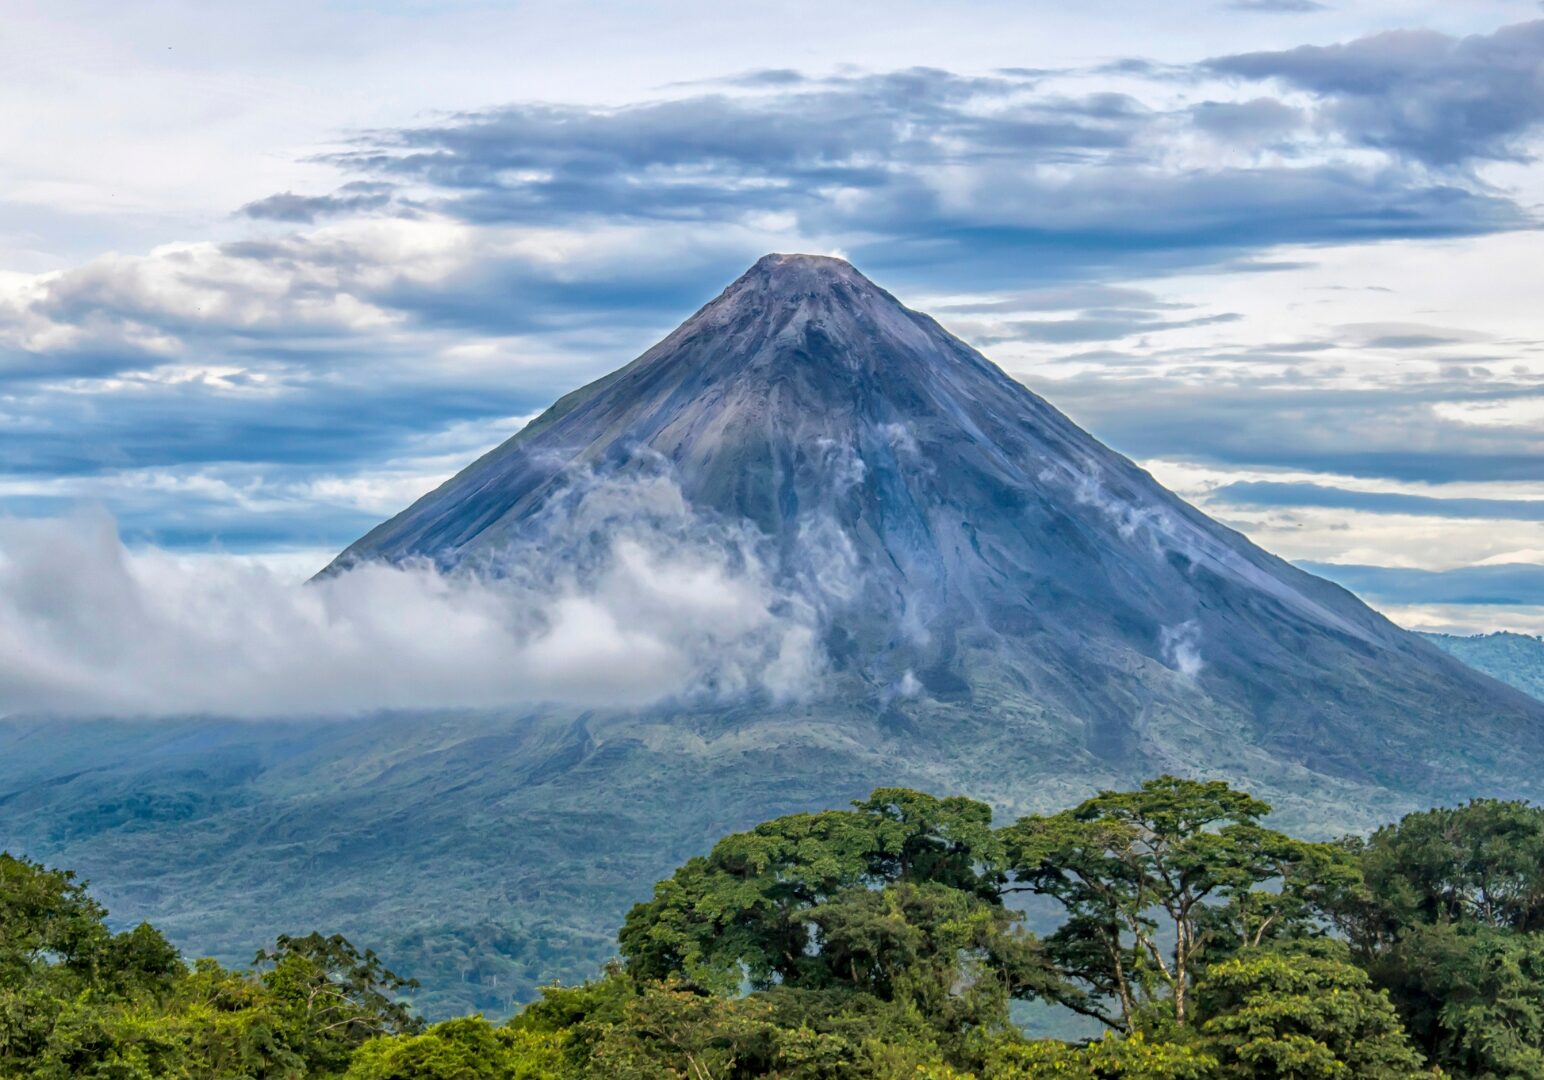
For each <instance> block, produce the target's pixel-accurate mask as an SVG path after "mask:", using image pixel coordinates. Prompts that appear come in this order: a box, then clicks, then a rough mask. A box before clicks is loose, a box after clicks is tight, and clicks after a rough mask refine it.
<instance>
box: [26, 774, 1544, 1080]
mask: <svg viewBox="0 0 1544 1080" xmlns="http://www.w3.org/2000/svg"><path fill="white" fill-rule="evenodd" d="M1267 810H1268V808H1267V807H1266V806H1265V804H1263V803H1261V802H1259V801H1258V800H1256V799H1254V798H1252V797H1251V796H1249V795H1247V794H1245V793H1243V792H1240V791H1235V790H1233V789H1232V788H1230V787H1228V786H1227V785H1226V784H1222V783H1217V782H1212V783H1200V782H1195V781H1188V780H1181V779H1176V778H1173V777H1161V778H1159V779H1157V780H1154V781H1151V782H1149V783H1147V784H1144V785H1143V786H1142V787H1141V788H1140V789H1139V790H1137V791H1130V792H1104V793H1101V794H1100V795H1098V796H1096V797H1095V798H1093V799H1089V800H1087V801H1086V802H1084V803H1082V804H1081V805H1079V806H1077V807H1075V808H1073V809H1071V810H1068V811H1064V812H1062V813H1060V814H1052V815H1046V816H1038V817H1028V818H1024V819H1022V820H1020V821H1018V822H1017V823H1015V824H1014V825H1012V826H1009V827H1007V828H1004V829H998V830H994V829H993V828H992V820H991V812H990V810H989V809H988V808H987V807H986V806H985V805H984V804H982V803H977V802H973V801H971V800H969V799H963V798H949V799H939V798H935V797H933V796H930V795H925V794H922V793H919V792H914V791H908V790H905V789H900V788H888V789H881V790H879V791H876V792H875V793H874V795H873V796H872V797H871V798H869V799H867V800H864V801H863V802H860V803H856V804H854V806H853V808H852V809H851V810H845V811H830V812H826V813H818V814H795V815H792V816H789V817H783V818H778V819H776V820H773V821H769V822H766V823H764V824H762V825H759V826H757V827H756V828H754V829H751V830H749V831H747V832H743V833H737V834H734V835H731V836H727V837H725V838H724V839H723V840H721V841H720V842H719V843H718V844H716V845H715V846H714V848H713V849H712V851H711V852H710V853H709V854H708V855H707V856H705V857H701V858H696V859H692V860H690V861H689V862H687V863H686V864H685V865H684V866H682V867H681V868H680V869H679V870H677V871H676V873H675V874H674V875H672V876H671V877H670V878H668V879H666V880H664V881H661V882H659V883H658V885H657V886H656V888H655V891H654V895H653V897H652V898H651V899H650V900H649V901H647V902H645V903H643V904H639V905H638V906H637V907H635V908H634V909H633V911H632V913H631V914H630V915H629V916H628V918H627V921H626V924H625V925H624V926H623V928H622V931H621V933H620V944H621V952H622V957H623V959H622V961H620V962H618V963H615V964H613V965H611V966H609V967H608V968H607V969H606V970H605V971H604V972H603V973H602V974H601V975H600V976H599V977H597V978H595V979H592V980H591V981H589V982H585V983H582V984H580V985H577V986H550V987H547V988H546V989H544V990H543V991H542V992H541V994H540V996H539V997H538V998H537V999H536V1000H535V1001H533V1002H532V1003H531V1004H530V1005H529V1006H528V1007H526V1008H525V1009H524V1010H523V1011H522V1012H520V1013H519V1014H518V1015H516V1016H515V1017H514V1018H513V1019H512V1020H510V1021H509V1022H508V1023H507V1024H504V1025H502V1026H495V1025H494V1024H492V1023H490V1022H489V1021H487V1020H485V1019H483V1018H482V1017H481V1016H469V1017H462V1018H458V1019H454V1020H448V1021H445V1022H443V1023H440V1024H437V1025H435V1026H433V1027H429V1028H425V1027H424V1025H423V1023H422V1021H421V1020H419V1019H418V1018H417V1017H416V1016H414V1015H413V1014H412V1012H411V1011H410V1009H409V1008H408V1006H407V1005H406V1004H405V1003H404V1002H403V1001H402V1000H401V994H402V993H403V992H404V991H406V990H410V989H411V988H412V987H413V986H414V983H413V982H412V981H411V980H407V979H403V978H401V977H399V976H397V975H396V974H394V973H393V972H391V971H390V970H388V969H387V968H386V966H385V965H384V964H383V963H382V961H381V960H380V958H379V957H377V956H376V955H375V954H374V953H373V952H371V951H369V950H363V951H361V950H359V949H357V948H355V947H354V946H353V945H352V944H350V943H349V942H348V941H347V940H345V939H344V938H341V937H338V936H331V937H328V936H324V935H321V934H309V935H305V936H297V937H290V936H284V937H280V938H279V939H278V940H277V942H276V943H275V945H274V946H273V947H272V948H271V949H267V950H264V951H263V952H261V953H259V954H258V955H257V958H256V961H255V965H254V968H255V969H254V970H253V971H245V972H243V971H230V970H227V969H225V968H223V967H221V966H220V965H219V964H217V963H215V962H214V961H212V960H201V961H198V962H197V963H195V964H193V965H192V966H188V965H185V964H184V963H183V962H182V960H181V959H180V958H179V957H178V955H177V953H176V951H175V950H174V949H173V948H172V947H171V946H170V944H168V943H167V941H166V940H165V938H163V937H162V936H161V935H160V934H159V933H157V932H156V931H155V930H153V929H152V928H150V927H148V926H140V927H136V928H135V929H132V930H129V931H127V932H124V933H114V932H112V931H111V930H110V929H109V928H108V926H107V924H106V921H105V920H106V912H105V911H104V910H103V909H102V908H101V906H100V905H99V904H97V903H96V902H95V901H94V900H93V899H92V898H91V897H90V895H89V894H88V893H87V891H86V889H85V887H84V885H83V884H81V883H79V882H77V881H76V880H75V879H74V878H73V876H72V875H70V874H69V873H67V872H62V871H55V870H50V869H47V868H45V867H42V866H39V865H37V864H35V863H31V862H28V861H26V860H22V859H15V858H12V857H10V856H4V855H0V1080H9V1078H13V1077H15V1078H22V1077H25V1078H33V1080H66V1078H71V1080H73V1078H85V1080H160V1078H169V1077H176V1078H184V1080H194V1078H209V1080H215V1078H222V1080H223V1078H233V1080H234V1078H248V1080H269V1078H272V1080H279V1078H283V1080H304V1078H312V1077H315V1078H322V1077H330V1078H333V1080H645V1078H647V1080H655V1078H683V1080H751V1078H755V1077H768V1078H771V1077H776V1078H779V1080H1042V1078H1052V1077H1055V1078H1061V1080H1233V1078H1237V1080H1245V1078H1249V1080H1255V1078H1259V1080H1273V1078H1282V1080H1286V1078H1292V1080H1309V1078H1329V1077H1334V1078H1338V1080H1404V1078H1412V1077H1415V1076H1418V1075H1430V1073H1429V1072H1428V1071H1423V1070H1428V1069H1429V1067H1430V1066H1440V1067H1441V1069H1442V1070H1444V1071H1443V1075H1451V1076H1454V1077H1469V1078H1475V1080H1480V1078H1486V1080H1492V1078H1493V1080H1525V1078H1526V1080H1536V1078H1538V1077H1540V1076H1544V927H1541V922H1544V811H1540V810H1538V809H1536V808H1533V807H1530V806H1527V805H1525V804H1521V803H1501V802H1483V801H1482V802H1476V803H1471V804H1470V805H1468V806H1465V807H1460V808H1457V809H1451V810H1436V811H1431V812H1429V813H1427V814H1416V815H1411V816H1410V817H1408V818H1406V819H1405V820H1404V821H1402V822H1400V823H1399V824H1398V825H1396V826H1390V827H1389V828H1386V829H1383V830H1380V831H1378V832H1377V833H1375V834H1374V835H1373V836H1372V837H1371V838H1369V839H1368V840H1366V841H1347V842H1345V843H1342V844H1339V845H1326V844H1311V843H1306V842H1303V841H1300V840H1296V839H1294V838H1292V837H1290V836H1286V835H1285V834H1283V833H1280V832H1276V831H1274V830H1271V829H1268V828H1266V827H1265V826H1264V825H1263V824H1262V823H1261V819H1262V818H1263V817H1264V815H1265V814H1266V812H1267ZM1014 892H1031V893H1035V894H1038V895H1040V896H1044V897H1049V898H1051V899H1052V900H1054V901H1056V902H1057V903H1059V904H1060V905H1061V907H1062V909H1063V911H1064V913H1065V916H1066V917H1065V919H1064V921H1063V923H1062V925H1061V926H1060V927H1059V928H1058V929H1057V930H1056V931H1055V933H1054V934H1052V936H1051V937H1050V938H1048V939H1046V940H1045V941H1043V942H1042V941H1040V940H1037V939H1036V938H1034V937H1033V936H1032V935H1030V934H1028V933H1027V932H1026V931H1025V930H1024V928H1023V926H1022V921H1021V916H1020V915H1019V914H1018V913H1017V912H1015V911H1014V910H1013V909H1012V908H1011V907H1010V906H1009V905H1008V903H1007V902H1006V901H1007V899H1008V898H1009V897H1010V896H1011V895H1012V894H1013V893H1014ZM1332 931H1333V934H1338V935H1339V936H1338V937H1336V936H1333V934H1332ZM1014 999H1020V1000H1040V1001H1045V1002H1057V1003H1062V1004H1068V1005H1071V1006H1072V1007H1073V1008H1074V1009H1077V1010H1079V1011H1081V1012H1083V1013H1085V1014H1086V1015H1089V1016H1097V1017H1099V1018H1100V1019H1102V1020H1103V1021H1104V1022H1105V1023H1106V1024H1107V1025H1109V1026H1110V1028H1111V1030H1110V1031H1109V1032H1108V1033H1107V1034H1106V1035H1105V1037H1104V1038H1101V1039H1098V1040H1095V1041H1093V1042H1089V1043H1086V1044H1072V1043H1065V1042H1058V1041H1054V1040H1029V1039H1026V1038H1025V1037H1024V1036H1023V1034H1022V1033H1021V1032H1019V1031H1018V1030H1017V1029H1016V1028H1015V1027H1014V1026H1013V1025H1012V1024H1011V1023H1010V1022H1009V1020H1008V1015H1009V1014H1008V1007H1009V1003H1010V1001H1012V1000H1014ZM1407 1030H1408V1031H1409V1032H1410V1035H1408V1036H1407V1034H1406V1031H1407Z"/></svg>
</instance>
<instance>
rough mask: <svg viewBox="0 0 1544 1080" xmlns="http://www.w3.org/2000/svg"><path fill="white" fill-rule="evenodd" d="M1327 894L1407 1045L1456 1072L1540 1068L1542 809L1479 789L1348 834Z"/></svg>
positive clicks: (1543, 1007)
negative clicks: (1367, 833) (1341, 887)
mask: <svg viewBox="0 0 1544 1080" xmlns="http://www.w3.org/2000/svg"><path fill="white" fill-rule="evenodd" d="M1350 847H1351V848H1352V850H1355V851H1356V852H1357V853H1358V855H1359V859H1360V862H1361V864H1362V867H1363V873H1364V875H1365V880H1366V886H1365V888H1364V889H1362V890H1359V891H1356V892H1353V893H1349V894H1347V895H1345V896H1344V897H1342V898H1341V899H1340V902H1339V903H1338V904H1335V905H1333V908H1332V910H1333V914H1334V916H1335V919H1336V922H1337V924H1338V925H1339V926H1340V927H1341V929H1342V930H1343V932H1344V933H1345V935H1346V937H1347V939H1348V941H1349V942H1350V944H1351V947H1352V950H1353V956H1354V957H1355V959H1356V960H1357V962H1358V963H1360V964H1361V965H1362V966H1363V967H1365V968H1366V969H1367V971H1368V972H1369V973H1370V974H1371V975H1372V978H1373V980H1374V982H1375V983H1376V984H1377V985H1379V986H1381V987H1383V988H1385V989H1386V990H1388V992H1389V994H1390V996H1391V997H1392V999H1393V1001H1394V1003H1395V1005H1396V1007H1397V1008H1398V1009H1399V1012H1400V1015H1401V1017H1402V1018H1403V1020H1404V1022H1405V1025H1406V1026H1407V1027H1408V1028H1409V1030H1410V1033H1411V1036H1412V1038H1413V1039H1414V1041H1415V1043H1416V1045H1417V1046H1418V1047H1419V1048H1420V1049H1421V1050H1422V1052H1424V1053H1425V1054H1426V1056H1427V1057H1428V1059H1430V1060H1431V1061H1433V1062H1434V1063H1436V1064H1438V1065H1440V1066H1442V1068H1443V1069H1445V1070H1447V1071H1448V1072H1450V1073H1452V1074H1453V1075H1456V1076H1470V1077H1495V1078H1514V1077H1515V1078H1518V1080H1521V1078H1524V1077H1528V1078H1533V1077H1539V1076H1544V809H1540V808H1538V807H1534V806H1530V805H1528V804H1526V803H1520V802H1500V801H1496V800H1477V801H1475V802H1471V803H1469V804H1467V805H1465V806H1461V807H1454V808H1445V809H1437V810H1430V811H1426V812H1424V813H1419V814H1411V815H1409V816H1408V817H1406V818H1404V819H1403V820H1402V821H1400V822H1399V823H1398V824H1397V825H1390V826H1388V827H1386V828H1383V829H1379V830H1378V831H1377V832H1375V833H1374V834H1373V835H1372V836H1371V837H1370V838H1369V839H1368V840H1366V841H1365V842H1360V843H1352V844H1351V845H1350Z"/></svg>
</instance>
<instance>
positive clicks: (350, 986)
mask: <svg viewBox="0 0 1544 1080" xmlns="http://www.w3.org/2000/svg"><path fill="white" fill-rule="evenodd" d="M253 962H254V964H256V965H257V967H258V970H259V971H261V973H262V974H261V980H262V984H263V986H264V988H265V989H266V990H267V991H268V992H269V994H270V995H271V996H272V999H273V1003H274V1007H275V1008H276V1009H277V1011H278V1012H279V1014H280V1015H281V1016H282V1017H283V1018H284V1023H285V1027H286V1029H287V1030H288V1031H289V1032H290V1034H291V1038H292V1039H294V1041H295V1043H296V1044H297V1048H298V1049H299V1050H300V1052H301V1054H302V1056H304V1057H305V1059H306V1060H307V1062H309V1063H311V1064H312V1066H313V1067H318V1068H321V1069H324V1070H326V1071H330V1072H341V1071H342V1070H343V1069H345V1068H347V1067H348V1061H349V1056H350V1055H351V1054H352V1053H353V1051H354V1049H355V1048H356V1047H358V1046H360V1045H362V1044H363V1043H364V1042H365V1041H367V1040H369V1039H371V1038H374V1037H375V1036H377V1035H396V1034H403V1033H410V1032H416V1031H419V1030H421V1029H422V1027H423V1023H422V1021H420V1020H418V1019H417V1018H415V1017H414V1016H413V1015H412V1013H411V1011H410V1010H409V1009H408V1007H407V1006H406V1005H404V1004H403V1003H402V1002H400V1001H398V1000H397V997H396V995H397V993H398V992H399V991H402V990H405V989H410V988H412V987H415V986H417V985H418V984H417V983H415V982H413V981H412V980H411V979H403V978H399V977H398V976H397V975H396V974H395V973H393V972H391V971H388V970H387V969H386V967H385V965H383V964H382V963H381V961H380V958H379V957H377V956H376V955H375V953H373V952H371V951H370V950H368V949H367V950H365V951H364V952H362V953H361V952H360V951H359V950H358V949H356V948H355V947H354V946H353V945H351V944H350V943H349V942H348V941H347V940H346V939H344V938H343V937H341V936H340V935H336V934H334V935H333V936H332V937H324V936H322V935H321V934H316V933H313V934H307V935H306V936H304V937H290V936H288V935H283V934H281V935H280V936H279V939H278V941H277V942H276V943H275V945H274V947H273V948H272V949H267V950H264V951H262V952H260V953H258V954H257V958H256V960H254V961H253Z"/></svg>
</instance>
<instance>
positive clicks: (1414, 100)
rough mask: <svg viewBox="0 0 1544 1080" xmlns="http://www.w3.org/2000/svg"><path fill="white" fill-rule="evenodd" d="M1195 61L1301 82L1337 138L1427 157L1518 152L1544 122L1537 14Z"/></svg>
mask: <svg viewBox="0 0 1544 1080" xmlns="http://www.w3.org/2000/svg"><path fill="white" fill-rule="evenodd" d="M1203 67H1204V68H1205V69H1207V70H1210V71H1212V72H1215V73H1218V74H1222V75H1233V76H1238V77H1241V78H1246V79H1255V80H1260V79H1276V80H1279V81H1280V82H1282V83H1284V84H1286V85H1288V86H1290V87H1293V88H1296V89H1300V90H1306V91H1308V92H1310V93H1312V94H1314V95H1316V96H1318V98H1319V99H1320V102H1321V110H1320V111H1321V115H1322V116H1323V118H1324V119H1325V120H1326V121H1327V122H1328V123H1330V124H1331V125H1333V127H1334V128H1335V129H1336V130H1337V131H1338V132H1339V133H1340V135H1341V136H1342V137H1343V138H1345V139H1347V140H1348V141H1350V142H1352V143H1354V144H1357V145H1361V146H1368V147H1374V148H1377V149H1380V150H1389V151H1392V152H1395V153H1397V154H1400V155H1403V156H1407V157H1409V158H1412V159H1414V160H1417V161H1421V162H1424V163H1427V164H1430V165H1437V166H1450V165H1458V164H1461V163H1464V162H1467V161H1471V160H1476V159H1489V160H1501V161H1519V160H1524V159H1527V158H1529V157H1531V156H1532V152H1531V150H1529V148H1528V143H1527V139H1528V138H1529V137H1530V136H1531V135H1533V134H1535V133H1536V132H1537V131H1538V129H1539V126H1540V125H1541V124H1544V94H1541V93H1540V91H1539V87H1540V81H1541V79H1544V20H1538V21H1534V22H1526V23H1519V24H1516V25H1514V26H1504V27H1502V28H1500V29H1499V30H1497V31H1495V32H1494V33H1492V34H1476V35H1473V36H1470V37H1464V38H1455V37H1449V36H1448V35H1446V34H1441V33H1438V32H1436V31H1434V30H1390V31H1385V32H1383V33H1379V34H1373V35H1370V36H1368V37H1361V38H1357V39H1355V40H1354V41H1349V42H1346V43H1345V44H1341V45H1327V46H1320V45H1302V46H1299V47H1298V48H1295V49H1289V50H1285V51H1280V52H1253V53H1241V54H1238V55H1235V56H1225V57H1219V58H1217V59H1215V60H1210V61H1207V63H1206V64H1205V65H1203Z"/></svg>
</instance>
